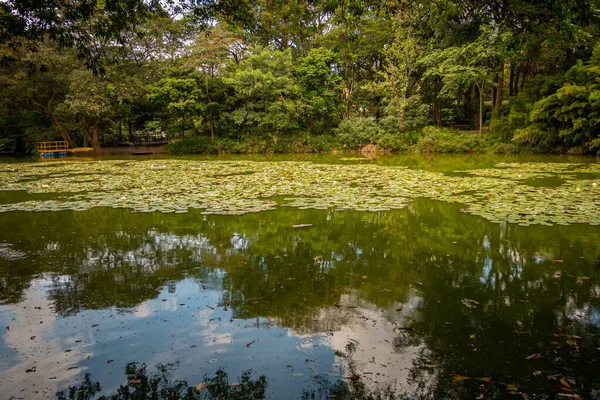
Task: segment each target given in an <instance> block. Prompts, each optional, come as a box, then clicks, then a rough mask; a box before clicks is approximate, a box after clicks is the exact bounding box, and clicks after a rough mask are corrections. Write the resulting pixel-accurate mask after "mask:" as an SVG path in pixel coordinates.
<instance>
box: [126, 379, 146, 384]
mask: <svg viewBox="0 0 600 400" xmlns="http://www.w3.org/2000/svg"><path fill="white" fill-rule="evenodd" d="M140 383H142V381H141V380H140V379H128V380H127V384H128V385H139V384H140Z"/></svg>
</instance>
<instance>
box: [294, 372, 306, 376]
mask: <svg viewBox="0 0 600 400" xmlns="http://www.w3.org/2000/svg"><path fill="white" fill-rule="evenodd" d="M292 376H304V374H301V373H297V374H292Z"/></svg>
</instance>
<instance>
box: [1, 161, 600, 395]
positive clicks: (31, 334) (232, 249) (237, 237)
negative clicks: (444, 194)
mask: <svg viewBox="0 0 600 400" xmlns="http://www.w3.org/2000/svg"><path fill="white" fill-rule="evenodd" d="M444 168H445V167H440V169H444ZM24 196H27V195H25V194H23V193H6V192H5V193H2V197H0V201H2V202H10V201H16V200H15V199H18V200H21V199H22V198H23V197H24ZM296 224H312V226H311V227H306V228H292V227H291V226H292V225H296ZM599 245H600V228H599V227H594V226H587V225H571V226H553V227H543V226H528V227H522V226H518V225H512V224H493V223H490V222H488V221H486V220H484V219H483V218H480V217H477V216H472V215H468V214H464V213H461V212H460V206H457V205H450V204H445V203H439V202H435V201H431V200H415V201H412V202H411V205H410V206H409V207H408V208H406V209H403V210H399V211H387V212H379V213H361V212H353V211H333V210H298V209H290V208H282V209H278V210H276V211H267V212H262V213H258V214H246V215H241V216H222V215H202V214H200V212H199V211H196V212H191V213H187V214H156V213H150V214H144V213H131V212H129V211H127V210H115V209H93V210H90V211H85V212H71V211H61V212H37V213H34V212H29V213H24V212H9V213H3V214H0V327H1V329H2V330H1V331H0V332H1V337H0V387H1V388H2V389H1V391H2V393H1V394H0V398H15V399H16V398H24V399H36V398H52V397H54V396H55V394H56V392H58V391H61V390H66V392H64V395H65V396H66V397H67V398H68V396H69V393H68V388H69V387H77V388H76V389H77V390H78V391H79V392H74V395H75V396H77V395H81V396H82V397H74V398H97V397H98V396H100V395H106V396H110V395H117V393H120V394H119V396H121V397H118V398H136V399H137V398H146V397H144V395H145V394H147V393H149V392H150V391H151V389H152V387H155V388H156V391H158V392H160V393H161V396H162V397H163V398H176V397H177V396H178V395H179V396H185V395H190V396H196V397H200V398H211V397H213V398H261V397H263V396H266V397H267V398H277V399H279V398H303V397H304V398H324V399H329V398H370V397H374V398H377V396H381V397H382V398H388V397H390V398H396V397H397V398H404V397H405V396H406V397H409V398H472V399H473V398H477V397H478V396H481V397H480V398H526V397H527V398H530V399H531V398H535V395H538V396H540V397H539V398H568V397H561V396H563V395H567V396H571V398H576V396H581V397H582V398H600V395H599V394H598V393H597V391H599V390H600V367H599V366H598V365H600V246H599ZM86 374H89V378H87V379H86ZM467 377H468V378H471V379H466V378H467ZM356 378H358V379H356ZM96 382H98V383H99V384H96ZM197 384H198V385H199V386H198V388H199V389H201V390H200V391H199V392H197V391H195V388H196V385H197ZM161 391H162V392H161ZM86 396H87V397H86ZM136 396H138V397H136ZM169 396H171V397H169ZM148 398H150V397H148ZM191 398H195V397H191Z"/></svg>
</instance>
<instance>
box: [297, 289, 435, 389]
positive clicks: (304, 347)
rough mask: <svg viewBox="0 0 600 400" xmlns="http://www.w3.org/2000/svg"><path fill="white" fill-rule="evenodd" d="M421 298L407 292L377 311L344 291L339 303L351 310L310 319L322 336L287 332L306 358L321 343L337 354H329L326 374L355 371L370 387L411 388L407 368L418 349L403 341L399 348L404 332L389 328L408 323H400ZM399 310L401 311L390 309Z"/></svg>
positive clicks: (330, 310)
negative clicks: (331, 356) (402, 300)
mask: <svg viewBox="0 0 600 400" xmlns="http://www.w3.org/2000/svg"><path fill="white" fill-rule="evenodd" d="M422 301H423V300H422V299H421V298H420V297H419V296H417V295H415V294H411V295H410V297H409V299H408V300H407V301H406V302H405V303H397V304H393V305H391V306H390V307H389V308H388V309H386V310H382V309H381V308H380V307H377V306H376V305H375V304H372V303H369V302H366V301H363V300H361V299H360V296H359V295H358V294H355V293H353V294H345V295H342V296H341V298H340V302H339V304H343V305H348V306H357V307H356V308H346V307H341V308H326V309H321V310H320V311H319V313H318V314H317V316H316V317H315V318H316V319H315V320H314V322H315V329H316V330H317V331H326V332H327V334H314V335H309V334H296V333H295V332H294V331H292V330H290V331H289V333H288V335H294V336H297V337H299V338H300V339H299V340H298V343H297V345H296V348H297V349H298V350H299V351H302V352H303V353H305V354H307V356H310V354H311V353H312V352H313V351H315V350H316V349H318V348H320V347H323V346H329V347H331V348H332V349H333V350H335V351H336V354H338V355H340V356H339V357H335V360H334V362H333V364H332V365H331V367H330V369H329V372H330V374H331V375H332V376H334V377H336V378H344V377H348V376H351V375H354V374H358V375H360V376H361V382H363V383H364V384H365V385H366V386H367V387H368V388H369V389H370V390H373V391H377V390H387V389H392V390H394V391H396V392H397V393H401V392H403V391H407V390H408V388H410V387H411V386H412V383H411V376H410V374H411V370H412V369H413V367H414V362H415V361H416V359H417V358H418V356H419V355H420V353H422V351H423V350H424V347H423V346H422V345H414V344H410V343H409V344H407V345H405V346H404V347H400V348H399V347H398V346H397V345H396V342H397V338H398V336H399V335H410V333H409V332H405V331H400V332H398V330H396V331H394V329H395V328H397V327H402V326H403V324H404V323H407V324H408V322H406V321H407V320H408V318H410V317H411V316H412V315H413V314H414V312H415V310H416V309H417V308H419V307H420V305H421V303H422ZM400 308H401V309H402V310H401V311H395V310H396V309H400Z"/></svg>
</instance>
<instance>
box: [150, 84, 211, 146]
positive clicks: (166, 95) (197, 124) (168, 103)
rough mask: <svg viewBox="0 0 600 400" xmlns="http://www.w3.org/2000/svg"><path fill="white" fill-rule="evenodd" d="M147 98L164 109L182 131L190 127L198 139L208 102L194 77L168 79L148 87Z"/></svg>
mask: <svg viewBox="0 0 600 400" xmlns="http://www.w3.org/2000/svg"><path fill="white" fill-rule="evenodd" d="M147 90H148V94H147V98H148V100H149V101H150V102H151V103H154V104H157V105H160V106H162V107H164V108H165V109H166V110H167V111H168V112H169V114H170V115H171V117H172V118H173V119H174V120H175V121H176V122H177V123H179V124H180V126H181V129H182V131H183V130H184V129H185V127H186V126H189V127H191V128H192V130H193V131H194V136H195V138H196V139H198V130H199V129H201V126H202V117H201V114H202V112H203V111H204V110H205V108H206V101H205V98H204V94H203V92H202V89H201V88H200V86H199V85H198V81H197V80H196V79H195V78H194V77H189V76H188V77H185V76H184V77H167V78H162V79H160V80H159V81H158V82H156V83H155V84H152V85H149V86H148V87H147Z"/></svg>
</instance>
